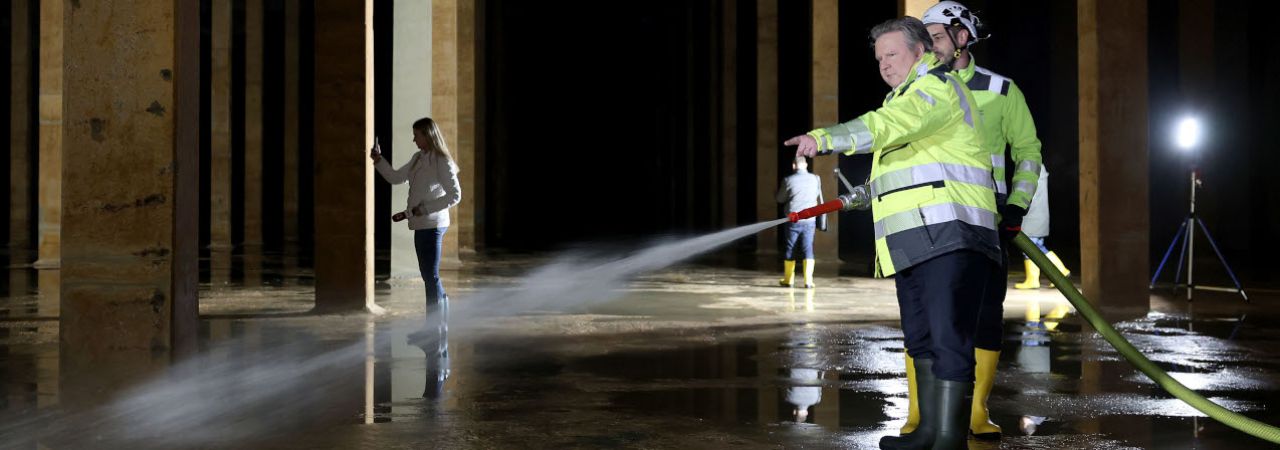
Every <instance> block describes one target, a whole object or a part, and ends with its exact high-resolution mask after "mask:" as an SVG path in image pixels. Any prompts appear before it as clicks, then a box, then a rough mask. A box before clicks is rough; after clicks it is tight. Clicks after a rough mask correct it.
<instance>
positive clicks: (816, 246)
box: [810, 0, 840, 262]
mask: <svg viewBox="0 0 1280 450" xmlns="http://www.w3.org/2000/svg"><path fill="white" fill-rule="evenodd" d="M839 11H840V5H839V2H838V0H813V17H812V20H813V22H812V23H813V74H812V85H813V123H812V125H813V127H814V128H817V127H827V126H831V125H832V124H834V123H837V122H839V121H840V108H839V107H840V14H839ZM839 162H840V156H839V155H832V156H825V157H818V158H814V159H813V167H812V168H810V170H811V171H812V172H813V173H814V174H816V175H818V176H819V177H821V178H822V198H824V199H834V198H836V197H837V196H838V195H839V191H838V186H839V185H840V182H839V181H838V180H836V178H835V175H834V171H835V168H836V167H839ZM813 252H814V256H816V257H817V258H818V259H820V260H823V261H832V262H834V261H838V260H839V257H840V214H839V213H834V214H827V231H826V232H825V233H816V234H815V235H814V239H813Z"/></svg>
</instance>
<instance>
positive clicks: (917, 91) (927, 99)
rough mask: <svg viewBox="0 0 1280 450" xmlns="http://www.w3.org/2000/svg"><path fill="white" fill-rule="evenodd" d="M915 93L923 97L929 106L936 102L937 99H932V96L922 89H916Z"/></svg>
mask: <svg viewBox="0 0 1280 450" xmlns="http://www.w3.org/2000/svg"><path fill="white" fill-rule="evenodd" d="M916 95H919V96H920V98H922V99H924V101H925V102H928V103H929V106H934V105H937V104H938V101H937V100H934V99H933V97H931V96H929V94H926V93H924V91H922V90H919V89H916Z"/></svg>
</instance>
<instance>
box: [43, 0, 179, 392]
mask: <svg viewBox="0 0 1280 450" xmlns="http://www.w3.org/2000/svg"><path fill="white" fill-rule="evenodd" d="M41 3H42V4H43V5H46V6H49V5H57V6H61V5H62V2H56V1H46V2H41ZM63 12H65V15H63ZM63 12H57V13H55V14H51V15H52V16H56V17H64V18H65V29H64V30H65V31H66V34H65V47H62V50H64V53H63V55H64V56H65V72H63V73H64V74H65V76H66V78H65V80H64V81H65V85H64V86H65V91H64V92H65V93H66V95H65V97H63V103H62V106H63V108H62V111H63V112H64V117H66V118H67V121H66V124H65V128H64V129H63V134H62V139H63V142H65V143H66V146H65V147H64V150H65V154H66V158H63V160H62V166H61V167H62V173H63V174H65V175H66V178H65V180H66V183H64V185H63V186H62V197H61V198H62V206H63V213H64V214H63V216H62V234H61V238H62V242H63V243H64V244H65V245H64V246H63V247H62V249H63V251H62V277H61V285H62V286H61V321H60V325H59V341H60V356H61V359H62V361H63V363H64V366H63V368H64V369H63V370H64V373H68V374H71V375H75V374H90V375H86V376H85V377H84V378H86V379H85V380H80V381H88V382H89V383H88V384H82V383H69V384H68V385H67V386H71V387H73V388H74V389H76V390H78V391H79V390H83V393H84V394H94V393H95V392H102V391H101V387H102V386H113V384H112V383H113V382H115V381H124V380H126V379H131V378H132V377H133V376H136V375H137V374H136V373H135V374H132V375H129V376H128V378H120V379H114V378H113V377H114V376H117V375H118V376H126V375H125V374H124V372H114V371H112V368H117V367H118V368H127V369H128V371H129V372H130V373H132V372H135V371H142V372H146V371H148V370H153V369H158V368H161V367H164V366H165V365H167V364H169V363H170V362H172V361H173V359H174V358H175V357H176V356H181V355H183V354H189V353H190V352H193V351H194V350H195V343H196V333H197V328H198V317H197V300H196V285H197V281H198V280H197V277H198V269H197V256H198V253H197V250H198V249H197V246H198V236H197V233H198V231H197V230H198V228H197V226H196V224H197V221H198V220H199V186H198V183H199V179H200V177H199V173H200V171H199V162H200V161H199V122H198V120H199V111H198V108H199V98H200V97H199V85H200V75H199V74H200V69H199V64H200V60H199V55H200V51H199V43H200V23H199V13H200V11H199V5H198V4H196V3H195V2H173V1H171V0H135V1H132V2H127V3H114V4H107V3H100V2H79V3H78V5H77V4H75V3H71V4H67V9H66V10H65V11H63ZM46 23H50V24H54V23H56V24H62V22H61V21H57V22H52V21H48V22H46ZM58 28H61V27H58ZM102 36H113V37H114V39H102ZM108 363H119V365H113V364H108ZM94 389H98V390H97V391H95V390H94Z"/></svg>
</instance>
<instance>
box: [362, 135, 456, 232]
mask: <svg viewBox="0 0 1280 450" xmlns="http://www.w3.org/2000/svg"><path fill="white" fill-rule="evenodd" d="M374 167H375V168H377V169H378V173H380V174H382V178H385V179H386V180H387V182H388V183H391V184H400V183H404V182H406V181H408V182H409V202H408V204H407V205H405V213H406V214H408V215H409V229H410V230H425V229H430V228H443V227H447V226H449V208H450V207H452V206H454V205H457V204H458V202H460V201H462V186H461V185H460V184H459V183H458V166H456V165H454V164H453V161H450V160H449V159H448V158H445V157H443V156H440V155H439V154H438V153H435V152H431V153H427V152H422V151H418V152H414V153H413V157H411V158H409V163H408V164H405V165H403V166H401V167H400V168H399V169H392V168H391V163H389V162H387V158H382V159H380V160H378V162H377V164H374ZM415 206H417V207H419V209H421V210H422V212H423V214H418V215H415V214H413V207H415Z"/></svg>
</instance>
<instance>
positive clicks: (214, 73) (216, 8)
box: [209, 1, 231, 251]
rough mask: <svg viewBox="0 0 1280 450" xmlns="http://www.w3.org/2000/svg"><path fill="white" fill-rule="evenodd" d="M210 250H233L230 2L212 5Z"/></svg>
mask: <svg viewBox="0 0 1280 450" xmlns="http://www.w3.org/2000/svg"><path fill="white" fill-rule="evenodd" d="M210 8H211V9H210V14H211V16H212V17H210V24H211V25H210V26H211V29H210V31H209V36H210V55H209V66H210V67H209V103H210V104H209V120H210V121H211V122H212V125H211V127H210V133H211V137H210V141H211V142H210V156H209V248H210V249H212V250H215V251H216V250H225V249H230V248H231V2H230V1H221V2H212V3H211V6H210Z"/></svg>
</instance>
